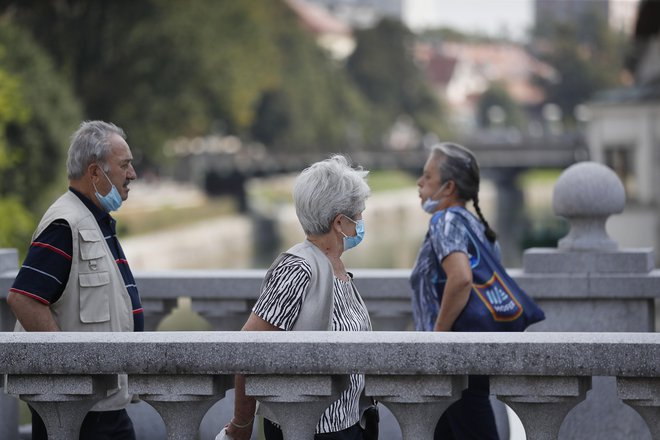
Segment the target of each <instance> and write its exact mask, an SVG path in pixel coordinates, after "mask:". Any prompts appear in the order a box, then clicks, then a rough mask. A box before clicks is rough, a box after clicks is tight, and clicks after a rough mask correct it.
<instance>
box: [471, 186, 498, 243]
mask: <svg viewBox="0 0 660 440" xmlns="http://www.w3.org/2000/svg"><path fill="white" fill-rule="evenodd" d="M472 203H473V204H474V210H475V211H477V215H478V216H479V219H480V220H481V223H483V224H484V226H485V227H486V231H485V234H486V238H487V239H488V240H489V241H490V242H491V243H495V240H496V239H497V234H496V233H495V231H493V230H492V229H491V227H490V225H489V224H488V222H487V221H486V218H485V217H484V215H483V213H482V212H481V208H480V207H479V195H475V196H474V197H473V198H472Z"/></svg>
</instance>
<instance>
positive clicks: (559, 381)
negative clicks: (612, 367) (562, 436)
mask: <svg viewBox="0 0 660 440" xmlns="http://www.w3.org/2000/svg"><path fill="white" fill-rule="evenodd" d="M490 386H491V390H492V392H493V393H494V394H496V395H497V398H498V399H500V400H501V401H503V402H504V403H506V404H507V405H509V406H510V407H511V409H513V410H514V411H515V412H516V414H517V415H518V417H520V420H521V421H522V423H523V426H524V427H525V434H526V435H527V439H528V440H556V439H557V438H559V428H560V427H561V424H562V422H563V421H564V418H565V417H566V414H568V412H569V411H570V410H571V409H573V407H574V406H575V405H577V404H578V403H580V402H581V401H582V400H584V398H585V395H586V393H587V389H588V388H590V387H591V378H590V377H548V376H543V377H540V376H539V377H533V376H494V377H491V378H490Z"/></svg>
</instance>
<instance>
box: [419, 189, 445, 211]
mask: <svg viewBox="0 0 660 440" xmlns="http://www.w3.org/2000/svg"><path fill="white" fill-rule="evenodd" d="M447 183H448V182H445V183H444V184H442V186H440V188H438V190H437V191H436V192H434V193H433V195H432V196H431V197H429V198H428V199H426V200H424V203H422V209H423V210H424V211H426V212H428V213H429V214H433V213H435V211H437V210H438V206H440V203H441V202H442V199H443V198H444V197H440V198H439V199H438V200H434V199H433V197H435V195H436V194H438V193H439V192H440V191H442V190H443V189H444V187H445V185H447Z"/></svg>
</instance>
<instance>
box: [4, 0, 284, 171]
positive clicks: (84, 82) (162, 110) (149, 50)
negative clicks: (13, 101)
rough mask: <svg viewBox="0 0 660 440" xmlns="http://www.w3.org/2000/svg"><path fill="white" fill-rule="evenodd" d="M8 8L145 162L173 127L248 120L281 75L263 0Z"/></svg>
mask: <svg viewBox="0 0 660 440" xmlns="http://www.w3.org/2000/svg"><path fill="white" fill-rule="evenodd" d="M7 10H8V11H11V16H12V17H13V19H14V20H15V21H16V22H17V23H19V24H21V25H22V26H25V27H27V28H28V29H29V30H30V31H31V32H32V34H33V35H34V36H35V38H36V39H37V40H38V41H39V42H40V44H42V45H43V47H45V48H46V49H47V50H48V52H49V53H51V54H52V56H53V57H54V59H55V61H56V63H57V66H58V67H59V69H60V70H61V71H62V72H64V74H65V75H66V76H67V77H68V78H70V79H71V82H72V83H73V87H74V89H75V90H76V93H77V94H78V96H79V97H80V99H81V100H82V102H83V106H84V111H85V115H86V117H87V118H89V119H104V120H110V121H113V122H115V123H117V124H118V125H120V126H122V127H123V128H124V129H125V130H126V132H127V134H128V136H129V143H130V144H131V145H132V146H133V149H134V154H135V156H136V159H137V162H138V164H139V163H140V159H141V158H142V168H144V167H146V166H149V165H155V164H158V162H159V160H160V159H161V150H162V145H163V143H164V141H165V140H167V139H170V138H172V137H174V136H181V135H188V136H194V135H200V134H208V133H209V132H212V131H215V130H219V129H222V130H223V131H234V130H240V129H241V128H245V127H247V126H248V125H249V123H250V122H251V120H250V119H251V113H252V107H253V106H254V101H255V100H256V99H257V97H258V96H260V92H261V90H262V89H263V88H264V87H272V85H273V83H274V80H273V74H272V71H271V70H270V69H271V68H272V67H276V66H277V60H276V59H274V55H275V52H274V51H273V50H272V44H270V43H269V36H268V35H267V33H266V32H263V31H262V30H263V27H262V24H263V22H264V21H267V18H268V5H267V2H266V1H264V0H245V1H241V2H216V1H213V0H197V1H195V2H185V3H183V2H180V1H176V0H133V1H116V2H89V1H86V0H69V1H66V2H62V1H57V0H46V1H29V0H28V1H14V2H13V5H11V7H9V8H8V9H7Z"/></svg>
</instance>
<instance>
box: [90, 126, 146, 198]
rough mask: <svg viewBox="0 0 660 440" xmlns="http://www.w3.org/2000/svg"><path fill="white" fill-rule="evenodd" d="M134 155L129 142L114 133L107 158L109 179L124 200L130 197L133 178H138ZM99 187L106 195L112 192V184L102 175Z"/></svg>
mask: <svg viewBox="0 0 660 440" xmlns="http://www.w3.org/2000/svg"><path fill="white" fill-rule="evenodd" d="M132 161H133V155H132V154H131V149H130V148H129V147H128V144H127V143H126V141H125V140H124V139H122V137H121V136H119V135H117V134H113V135H112V136H111V137H110V153H109V154H108V157H107V158H106V163H107V165H108V167H109V170H108V172H107V173H106V174H107V175H108V179H110V182H112V183H113V184H114V185H115V186H116V187H117V191H119V195H120V196H121V199H122V200H124V201H125V200H126V199H127V198H128V192H129V191H130V189H129V187H128V186H129V184H130V183H131V181H132V180H135V179H137V174H136V173H135V169H134V168H133V164H132ZM97 187H98V189H99V192H101V194H103V195H106V194H108V193H109V192H110V189H111V185H110V183H109V182H108V180H107V179H105V178H103V176H101V179H100V181H99V183H97Z"/></svg>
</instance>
